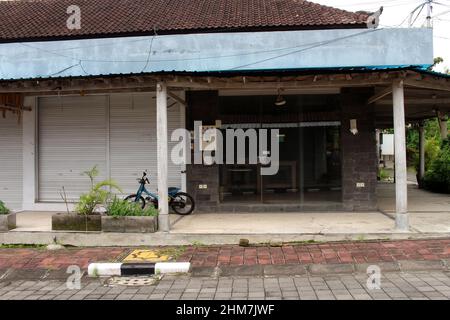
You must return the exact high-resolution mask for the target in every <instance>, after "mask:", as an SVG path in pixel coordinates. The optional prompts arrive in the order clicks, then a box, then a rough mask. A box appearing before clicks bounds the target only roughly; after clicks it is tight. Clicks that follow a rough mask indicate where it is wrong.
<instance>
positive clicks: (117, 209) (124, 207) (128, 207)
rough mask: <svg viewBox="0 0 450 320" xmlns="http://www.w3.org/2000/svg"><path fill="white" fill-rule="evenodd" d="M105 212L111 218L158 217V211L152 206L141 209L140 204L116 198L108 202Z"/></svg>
mask: <svg viewBox="0 0 450 320" xmlns="http://www.w3.org/2000/svg"><path fill="white" fill-rule="evenodd" d="M107 211H108V215H109V216H113V217H123V216H132V217H140V216H157V215H158V210H156V209H155V208H154V207H153V206H149V207H146V208H144V209H142V208H141V205H140V203H137V202H131V201H126V200H121V199H118V198H117V197H114V199H113V200H112V201H110V202H109V204H108V207H107Z"/></svg>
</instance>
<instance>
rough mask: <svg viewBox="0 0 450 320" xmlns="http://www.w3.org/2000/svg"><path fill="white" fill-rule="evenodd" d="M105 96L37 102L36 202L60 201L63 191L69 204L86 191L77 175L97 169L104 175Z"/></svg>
mask: <svg viewBox="0 0 450 320" xmlns="http://www.w3.org/2000/svg"><path fill="white" fill-rule="evenodd" d="M107 102H108V97H107V96H73V97H72V96H65V97H46V98H40V99H39V109H38V128H39V129H38V130H39V142H38V157H39V162H38V163H39V164H38V190H39V191H38V198H39V200H40V201H61V198H60V196H59V190H60V189H61V187H62V186H64V187H65V190H66V192H67V197H68V199H70V200H76V199H78V197H79V195H80V193H82V192H86V190H88V189H89V187H90V184H89V179H88V177H86V176H83V175H81V172H83V171H86V170H88V169H90V168H92V167H93V166H94V165H97V166H98V169H99V171H100V176H99V177H98V180H102V179H105V178H106V177H107V176H108V172H107V121H106V120H107V116H108V113H107V111H108V109H107Z"/></svg>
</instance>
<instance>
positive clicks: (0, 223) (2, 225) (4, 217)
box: [0, 213, 16, 232]
mask: <svg viewBox="0 0 450 320" xmlns="http://www.w3.org/2000/svg"><path fill="white" fill-rule="evenodd" d="M15 228H16V214H15V213H9V214H0V232H6V231H9V230H11V229H15Z"/></svg>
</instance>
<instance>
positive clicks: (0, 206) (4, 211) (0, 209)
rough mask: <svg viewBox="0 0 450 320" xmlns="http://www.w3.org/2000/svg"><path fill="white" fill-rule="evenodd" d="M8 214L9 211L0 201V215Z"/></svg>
mask: <svg viewBox="0 0 450 320" xmlns="http://www.w3.org/2000/svg"><path fill="white" fill-rule="evenodd" d="M8 213H9V209H8V208H7V207H6V205H5V204H4V203H3V201H1V200H0V214H8Z"/></svg>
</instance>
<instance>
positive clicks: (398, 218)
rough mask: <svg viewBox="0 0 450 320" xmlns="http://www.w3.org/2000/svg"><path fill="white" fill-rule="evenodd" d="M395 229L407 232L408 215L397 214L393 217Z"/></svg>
mask: <svg viewBox="0 0 450 320" xmlns="http://www.w3.org/2000/svg"><path fill="white" fill-rule="evenodd" d="M395 228H396V229H397V231H409V214H408V213H397V214H396V215H395Z"/></svg>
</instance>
